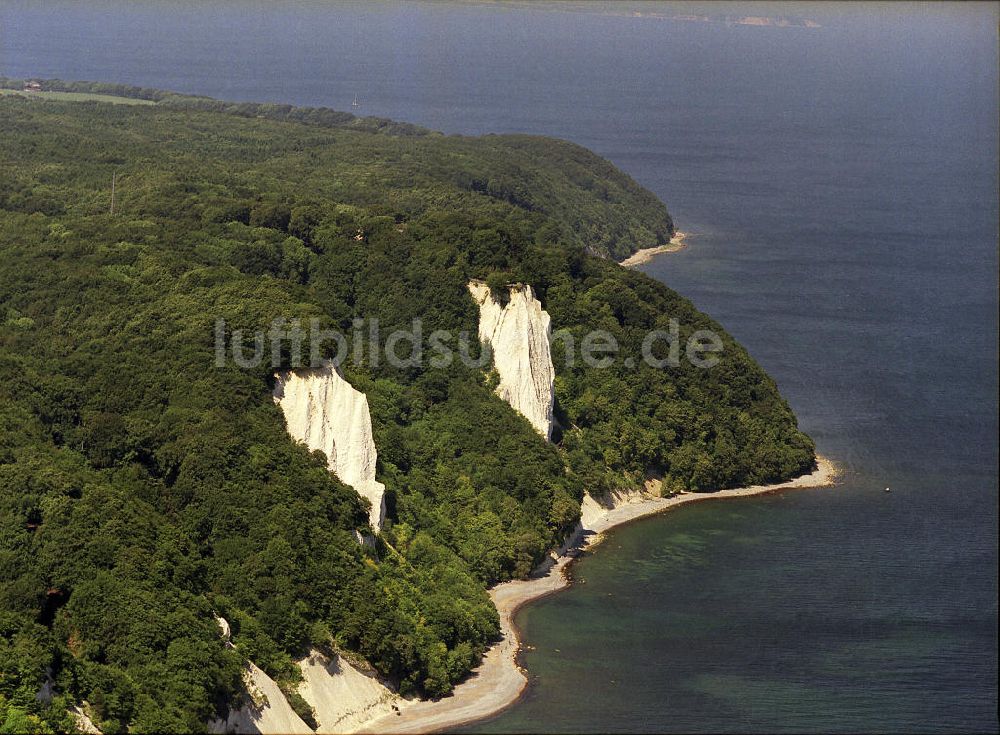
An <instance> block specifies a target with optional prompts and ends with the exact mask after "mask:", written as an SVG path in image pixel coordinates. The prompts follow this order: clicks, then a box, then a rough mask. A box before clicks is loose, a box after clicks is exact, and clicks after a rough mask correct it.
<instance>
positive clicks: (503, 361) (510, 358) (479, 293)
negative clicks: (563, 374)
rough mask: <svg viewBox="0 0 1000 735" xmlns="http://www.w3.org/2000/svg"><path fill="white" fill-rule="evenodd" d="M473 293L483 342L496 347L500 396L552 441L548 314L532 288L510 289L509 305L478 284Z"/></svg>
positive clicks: (552, 389)
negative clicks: (502, 302)
mask: <svg viewBox="0 0 1000 735" xmlns="http://www.w3.org/2000/svg"><path fill="white" fill-rule="evenodd" d="M469 293H471V294H472V298H473V299H474V300H475V302H476V303H477V304H478V305H479V339H480V341H482V342H486V343H487V344H489V345H490V347H491V348H492V350H493V363H494V365H495V366H496V369H497V373H498V374H499V375H500V384H499V385H498V386H497V394H498V395H499V396H500V397H501V398H503V399H504V400H505V401H507V403H509V404H510V405H511V406H512V407H513V408H514V410H515V411H517V412H518V413H520V414H521V415H522V416H524V417H525V418H527V419H528V421H530V422H531V425H532V426H533V427H535V431H537V432H538V433H539V434H541V435H542V436H544V437H545V438H546V439H548V438H549V437H550V436H551V435H552V407H553V404H554V403H555V376H556V372H555V368H554V367H553V366H552V354H551V351H550V343H549V330H550V320H549V315H548V314H547V313H546V312H545V310H544V309H542V305H541V303H540V302H539V301H538V299H536V298H535V294H534V291H533V290H532V288H531V286H513V287H511V289H510V300H509V301H508V302H507V304H505V305H501V304H500V303H498V302H497V300H496V299H494V298H493V295H492V294H491V293H490V288H489V286H487V285H486V284H485V283H482V282H480V281H470V282H469Z"/></svg>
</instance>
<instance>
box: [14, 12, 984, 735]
mask: <svg viewBox="0 0 1000 735" xmlns="http://www.w3.org/2000/svg"><path fill="white" fill-rule="evenodd" d="M551 7H552V6H551V5H546V6H544V7H543V8H539V9H522V8H503V7H496V6H492V5H489V6H486V5H463V6H456V5H452V4H445V3H414V4H407V5H394V4H388V3H385V4H376V5H361V4H340V5H329V4H322V3H312V2H298V3H281V4H280V5H276V4H275V5H267V4H262V3H251V2H235V1H234V2H215V3H207V4H203V5H199V6H192V5H190V4H186V3H178V2H153V1H150V2H143V3H135V4H126V3H120V2H93V3H86V4H77V3H68V2H54V3H41V2H20V1H14V2H7V3H4V4H3V5H2V6H0V73H5V74H7V75H11V76H31V75H38V76H61V77H64V78H76V79H81V78H82V79H102V80H112V81H123V82H129V83H133V84H141V85H147V86H158V87H167V88H172V89H178V90H181V91H187V92H193V93H201V94H209V95H213V96H218V97H224V98H229V99H253V100H268V101H271V100H273V101H281V102H293V103H298V104H326V105H331V106H334V107H340V108H342V109H343V108H347V107H349V104H350V101H351V99H352V98H353V96H354V94H355V93H357V94H358V95H359V97H360V99H361V100H362V105H363V107H362V112H364V113H367V114H378V115H385V116H390V117H396V118H399V119H404V120H410V121H413V122H417V123H422V124H425V125H429V126H431V127H435V128H439V129H443V130H446V131H448V132H460V133H481V132H486V131H504V132H506V131H522V132H534V133H545V134H551V135H558V136H562V137H566V138H570V139H572V140H575V141H577V142H579V143H582V144H584V145H587V146H589V147H591V148H593V149H594V150H596V151H597V152H599V153H601V154H602V155H605V156H608V157H609V158H611V159H612V160H613V161H614V162H615V163H616V164H618V165H619V166H621V167H622V168H624V169H625V170H626V171H628V172H629V173H631V174H632V175H633V176H634V177H635V178H636V179H637V180H639V181H640V182H641V183H642V184H644V185H646V186H648V187H650V188H651V189H652V190H653V191H654V192H656V193H657V194H658V195H660V196H661V197H662V198H663V199H664V200H665V201H666V202H667V203H668V206H669V207H670V208H671V211H672V213H673V214H674V215H675V218H676V219H677V222H678V225H679V226H680V227H681V229H684V230H686V231H689V232H691V233H692V235H691V238H690V240H689V243H690V246H689V247H688V248H687V249H686V250H684V251H683V252H681V253H678V254H674V255H670V256H665V257H662V258H659V259H657V260H656V261H654V262H652V263H650V264H648V265H646V266H644V270H645V271H646V272H647V273H649V274H650V275H652V276H654V277H656V278H659V279H661V280H663V281H664V282H665V283H667V284H668V285H670V286H672V287H673V288H676V289H677V290H678V291H680V292H681V293H683V294H685V295H686V296H688V297H690V298H691V299H692V300H693V301H694V302H695V304H696V305H697V306H698V307H699V308H701V309H703V310H704V311H707V312H708V313H710V314H711V315H712V316H714V317H715V318H717V319H718V320H719V321H720V322H721V323H722V324H723V325H724V326H725V327H726V328H727V329H728V330H729V331H730V332H732V333H733V334H734V336H736V337H737V338H738V339H739V340H740V341H742V343H743V344H744V345H746V346H747V348H748V349H749V350H750V351H751V353H752V354H753V355H754V356H755V357H756V358H757V359H758V360H759V361H760V362H761V363H762V364H763V365H764V367H765V368H766V369H767V370H768V371H769V372H770V373H771V374H772V375H773V376H774V377H775V378H776V379H777V381H778V383H779V386H780V387H781V389H782V391H783V393H784V395H785V396H786V397H787V398H788V399H789V402H790V403H791V405H792V406H793V408H794V409H795V411H796V413H797V414H798V416H799V418H800V423H801V425H802V426H803V427H804V428H805V429H806V430H807V431H808V432H809V433H810V434H811V435H812V436H813V437H814V438H815V439H816V441H817V444H818V445H819V448H820V450H821V451H822V452H824V453H825V454H827V455H829V456H831V457H833V458H834V459H836V460H837V461H838V462H839V463H840V464H841V465H842V466H843V468H844V470H845V476H844V479H843V482H842V483H841V484H840V486H838V487H837V488H836V489H834V490H816V491H802V492H794V493H786V494H781V495H776V496H768V497H760V498H753V499H745V500H737V501H726V502H720V503H707V504H696V505H693V506H687V507H685V508H682V509H679V510H677V511H675V512H672V513H670V514H668V515H666V516H663V517H660V518H655V519H648V520H645V521H642V522H638V523H636V524H633V525H631V526H628V527H625V528H623V529H620V530H618V531H616V532H614V533H613V534H612V535H611V536H610V538H609V540H608V541H607V542H606V543H605V544H604V545H603V546H601V547H600V549H599V550H598V551H597V552H596V553H594V554H592V555H589V556H587V557H586V558H584V559H583V560H582V561H581V562H580V563H579V564H578V565H577V566H576V568H575V571H574V574H575V576H576V578H577V579H578V584H576V585H575V586H573V587H572V588H571V589H569V590H568V591H566V592H565V593H562V594H559V595H556V596H554V597H551V598H547V599H545V600H542V601H540V602H538V603H536V604H534V605H531V606H529V607H528V608H525V609H524V610H523V611H522V613H521V614H520V615H519V617H518V623H519V625H521V627H522V628H523V630H524V635H525V639H526V641H527V643H528V644H530V645H531V646H533V647H534V650H529V651H527V652H526V653H525V655H524V660H525V663H526V665H527V667H528V669H529V670H530V671H531V673H532V682H531V685H530V687H529V689H528V691H527V694H526V696H525V697H524V699H523V700H522V701H521V702H519V703H518V704H517V705H516V706H514V707H512V708H511V709H509V710H507V711H506V712H504V713H502V714H501V715H499V716H497V717H495V718H493V719H491V720H490V721H487V722H483V723H480V724H478V725H476V726H470V727H467V728H463V729H464V730H469V731H477V732H507V731H521V732H524V731H546V732H570V731H592V732H604V731H621V732H638V731H649V730H654V731H663V730H674V731H700V732H715V731H728V732H744V731H759V732H770V731H785V732H797V731H810V732H826V731H838V732H854V731H869V730H879V731H895V732H905V731H912V730H917V731H933V732H966V731H996V730H997V713H996V706H997V628H996V626H997V541H996V534H997V429H998V427H997V337H996V335H997V268H998V263H997V217H998V213H997V106H998V104H997V91H996V90H997V44H996V25H997V22H996V21H997V17H996V10H995V7H993V6H974V7H971V8H969V7H966V6H961V5H947V6H922V7H920V8H916V7H914V6H895V5H879V6H870V5H863V4H856V5H850V6H842V5H834V4H821V5H806V6H804V7H802V8H801V9H796V12H800V13H801V14H802V15H806V16H812V17H814V19H816V20H819V21H820V22H821V24H822V25H823V28H821V29H816V30H814V31H805V30H791V29H789V30H781V29H767V28H750V27H729V26H726V25H724V24H716V25H712V24H697V23H670V22H664V21H653V20H649V19H641V18H629V17H618V16H614V17H611V16H607V15H602V14H601V13H600V11H602V10H604V9H606V8H605V6H603V5H598V4H594V5H590V6H588V9H589V10H588V12H566V7H567V6H565V5H563V6H558V8H557V9H556V10H551ZM626 7H627V6H625V5H615V6H613V9H615V10H620V9H622V8H626ZM671 7H674V8H675V7H676V6H669V7H667V8H666V9H667V10H669V9H670V8H671ZM768 7H769V6H764V10H765V11H766V10H767V9H768ZM782 7H785V8H787V7H788V6H782ZM640 9H645V10H653V9H656V7H655V6H653V5H651V4H644V5H642V6H641V7H640ZM181 11H183V12H181ZM709 12H713V11H711V9H709ZM761 12H764V11H761ZM781 12H790V11H788V10H784V11H781ZM743 14H748V13H743ZM886 485H889V486H891V487H892V488H893V492H892V493H891V494H885V493H884V492H882V489H883V488H884V487H885V486H886Z"/></svg>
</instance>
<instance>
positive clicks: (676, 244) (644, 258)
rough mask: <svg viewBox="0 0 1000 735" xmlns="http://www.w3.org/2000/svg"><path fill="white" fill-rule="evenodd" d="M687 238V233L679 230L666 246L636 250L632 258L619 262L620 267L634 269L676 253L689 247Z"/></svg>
mask: <svg viewBox="0 0 1000 735" xmlns="http://www.w3.org/2000/svg"><path fill="white" fill-rule="evenodd" d="M686 237H687V233H686V232H681V231H680V230H677V231H675V232H674V236H673V237H671V238H670V242H668V243H667V244H666V245H657V246H656V247H655V248H643V249H642V250H636V251H635V252H634V253H632V254H631V255H630V256H628V257H627V258H625V260H622V261H619V262H618V265H621V266H624V267H625V268H634V267H635V266H637V265H643V264H644V263H648V262H649V261H651V260H652V259H653V258H655V257H656V256H657V255H660V254H661V253H676V252H678V251H679V250H683V249H684V248H686V247H687V243H686V242H684V239H685V238H686Z"/></svg>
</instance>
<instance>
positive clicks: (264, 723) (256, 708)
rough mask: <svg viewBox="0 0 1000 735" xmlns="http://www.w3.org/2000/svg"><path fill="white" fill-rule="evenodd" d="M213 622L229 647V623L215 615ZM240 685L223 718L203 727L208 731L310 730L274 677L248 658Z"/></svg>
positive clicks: (261, 731)
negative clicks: (234, 702)
mask: <svg viewBox="0 0 1000 735" xmlns="http://www.w3.org/2000/svg"><path fill="white" fill-rule="evenodd" d="M215 622H216V623H217V624H218V626H219V632H220V634H221V636H222V640H223V641H224V643H225V645H226V646H229V647H230V648H232V646H233V644H232V642H231V641H230V640H229V635H230V633H229V622H228V621H227V620H226V619H225V618H220V617H218V616H216V618H215ZM243 684H244V686H245V687H246V694H245V695H244V696H242V697H241V698H240V700H239V701H238V702H237V705H236V706H234V707H231V708H230V710H229V715H228V716H227V717H226V719H224V720H220V719H218V718H216V719H213V720H210V721H209V722H208V725H207V729H208V731H209V732H212V733H303V734H304V733H311V732H312V729H311V728H310V727H309V726H308V725H307V724H306V723H305V722H303V721H302V718H301V717H299V716H298V715H297V714H296V713H295V710H293V709H292V706H291V705H290V704H289V703H288V700H287V699H285V695H284V694H283V693H282V691H281V689H280V688H279V687H278V685H277V684H276V683H275V681H274V679H272V678H271V677H270V676H268V675H267V674H265V673H264V671H263V670H262V669H261V668H260V667H258V666H257V665H256V664H255V663H253V662H252V661H248V662H247V665H246V668H244V669H243Z"/></svg>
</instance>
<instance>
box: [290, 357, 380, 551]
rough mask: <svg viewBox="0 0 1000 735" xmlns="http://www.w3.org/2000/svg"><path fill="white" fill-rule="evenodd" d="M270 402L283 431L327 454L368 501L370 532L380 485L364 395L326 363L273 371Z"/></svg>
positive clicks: (376, 517)
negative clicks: (278, 414) (282, 421)
mask: <svg viewBox="0 0 1000 735" xmlns="http://www.w3.org/2000/svg"><path fill="white" fill-rule="evenodd" d="M276 378H277V381H276V383H275V386H274V401H275V403H277V404H278V405H279V406H280V407H281V410H282V412H283V413H284V414H285V421H286V423H287V425H288V433H289V434H291V435H292V437H293V438H294V439H296V440H297V441H300V442H303V443H304V444H305V445H306V446H307V447H309V449H311V450H317V449H318V450H319V451H321V452H323V453H324V454H325V455H326V457H327V466H328V467H329V469H330V471H331V472H333V473H334V474H335V475H336V476H337V477H338V478H339V479H340V480H341V481H342V482H344V483H345V484H347V485H350V486H351V487H353V488H354V489H355V491H357V493H358V495H360V496H361V497H363V498H367V499H368V500H369V501H370V502H371V510H370V512H369V522H370V523H371V527H372V528H373V529H375V530H376V531H381V530H382V523H383V522H384V520H385V485H383V484H382V483H380V482H378V481H376V480H375V461H376V458H377V456H378V455H377V452H376V450H375V441H374V439H373V438H372V419H371V413H370V411H369V410H368V399H367V398H366V397H365V394H364V393H361V392H360V391H357V390H355V389H354V387H353V386H352V385H351V384H350V383H348V382H347V381H346V380H344V378H343V377H342V376H341V375H340V373H339V372H337V370H336V368H335V367H334V366H333V365H332V364H327V365H325V366H324V367H321V368H317V369H313V370H290V371H285V372H281V373H278V374H277V375H276Z"/></svg>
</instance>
